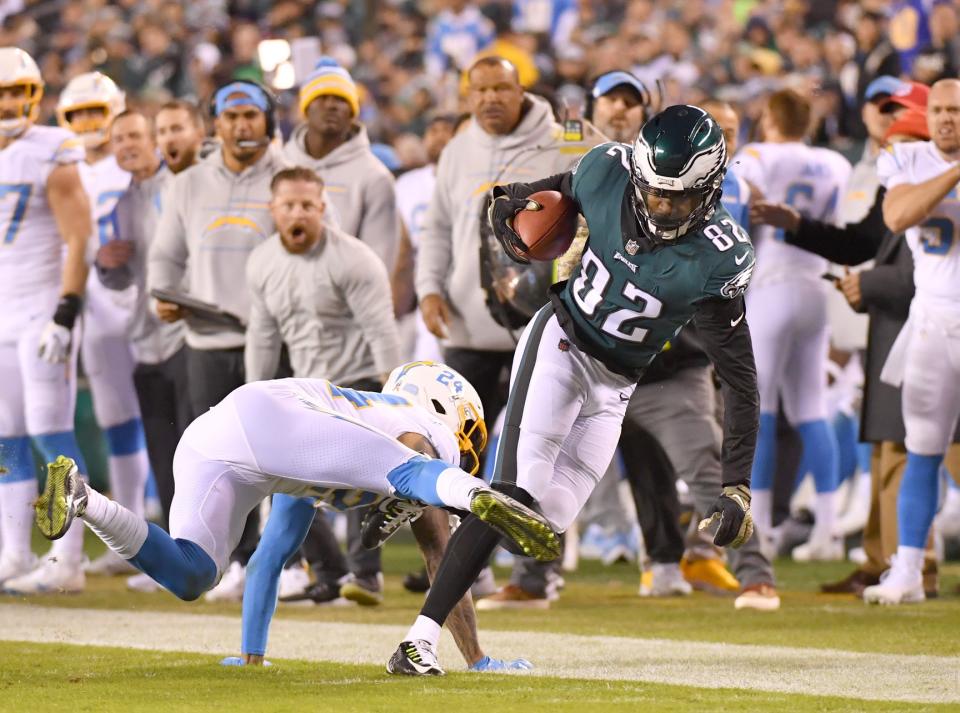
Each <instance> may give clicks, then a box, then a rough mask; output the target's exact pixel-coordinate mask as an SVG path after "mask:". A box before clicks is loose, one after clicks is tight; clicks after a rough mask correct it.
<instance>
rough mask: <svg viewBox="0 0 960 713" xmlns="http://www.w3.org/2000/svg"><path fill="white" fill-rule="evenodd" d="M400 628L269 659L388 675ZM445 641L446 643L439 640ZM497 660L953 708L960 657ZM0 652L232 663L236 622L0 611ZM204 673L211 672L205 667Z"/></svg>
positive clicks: (536, 654)
mask: <svg viewBox="0 0 960 713" xmlns="http://www.w3.org/2000/svg"><path fill="white" fill-rule="evenodd" d="M405 633H406V630H405V629H404V628H403V627H400V626H391V625H375V624H336V623H327V622H309V621H289V620H282V619H281V620H277V621H274V623H273V628H272V629H271V636H270V651H269V654H270V656H272V657H274V658H277V659H283V658H290V659H302V660H308V661H335V662H340V663H357V664H377V665H384V664H385V663H386V660H387V659H388V658H389V657H390V654H392V653H393V650H394V648H395V647H396V645H397V644H398V643H399V642H400V640H401V638H402V637H403V636H404V634H405ZM445 636H447V635H446V634H445ZM481 638H482V642H483V644H484V647H485V648H486V650H487V651H488V652H489V653H490V654H492V655H494V656H510V657H512V656H524V657H526V658H529V659H530V660H531V661H533V662H534V664H535V665H536V671H535V674H538V675H542V676H556V677H560V678H585V679H603V680H625V681H649V682H653V683H669V684H678V685H686V686H697V687H701V688H720V687H731V688H745V689H754V690H760V691H778V692H782V693H798V694H808V695H815V696H841V697H845V698H859V699H868V700H885V701H914V702H922V703H958V702H960V657H955V656H952V657H947V656H907V655H896V654H868V653H859V652H851V651H838V650H832V649H812V648H796V647H787V646H747V645H740V644H716V643H701V642H693V641H673V640H666V639H633V638H621V637H614V636H581V635H572V634H548V633H540V632H527V631H517V632H506V631H484V632H482V637H481ZM0 640H6V641H31V642H40V643H53V642H60V643H67V644H83V645H96V646H117V647H124V648H134V649H152V650H158V651H189V652H196V653H205V654H214V655H217V656H220V655H230V654H236V653H238V648H239V641H240V621H239V619H237V618H234V617H227V616H210V615H204V614H195V615H194V614H170V613H162V612H129V611H109V610H101V609H59V608H51V607H34V606H25V605H19V604H6V605H3V606H0ZM441 659H442V661H444V662H445V663H446V666H447V667H448V668H449V669H450V670H461V669H462V668H463V663H462V660H461V659H460V656H459V654H458V653H457V649H456V647H455V646H454V644H453V640H452V639H450V638H449V637H448V636H447V638H446V639H445V640H444V641H443V643H442V645H441ZM211 665H215V663H214V662H211Z"/></svg>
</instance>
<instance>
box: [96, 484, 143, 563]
mask: <svg viewBox="0 0 960 713" xmlns="http://www.w3.org/2000/svg"><path fill="white" fill-rule="evenodd" d="M83 520H84V522H86V523H87V527H89V528H90V529H91V530H93V531H94V532H95V533H96V535H97V537H99V538H100V539H101V540H103V541H104V543H105V544H106V545H107V547H109V548H110V549H111V550H113V551H114V552H116V553H117V554H118V555H120V556H121V557H123V558H124V559H130V558H131V557H133V556H135V555H136V554H137V553H138V552H139V551H140V548H141V547H143V543H144V542H145V541H146V539H147V533H148V532H149V529H148V527H147V522H146V520H144V519H143V518H142V517H138V516H137V515H135V514H134V513H132V512H131V511H130V510H128V509H127V508H125V507H123V505H120V504H119V503H115V502H114V501H113V500H111V499H110V498H108V497H106V496H104V495H101V494H100V493H98V492H97V491H96V490H94V489H93V488H91V487H90V486H87V510H86V512H85V513H84V514H83Z"/></svg>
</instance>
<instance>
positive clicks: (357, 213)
mask: <svg viewBox="0 0 960 713" xmlns="http://www.w3.org/2000/svg"><path fill="white" fill-rule="evenodd" d="M306 135H307V126H306V124H304V125H302V126H299V127H297V129H296V130H295V131H294V132H293V135H292V136H291V137H290V140H289V141H287V143H286V144H285V145H284V147H283V155H284V157H285V158H286V159H287V162H288V163H290V164H291V165H294V166H305V167H306V168H312V169H313V170H314V171H316V172H317V173H318V174H319V175H320V177H321V178H322V179H323V182H324V184H325V186H326V193H327V196H328V197H329V199H330V201H331V202H332V203H333V205H334V208H336V215H337V218H338V222H339V225H340V229H341V230H342V231H343V232H344V233H346V234H347V235H355V236H356V237H358V238H360V240H362V241H363V242H364V243H366V244H367V245H369V246H370V247H371V248H372V249H373V251H374V252H375V253H376V254H377V255H379V256H380V259H381V260H383V264H384V265H386V266H387V273H388V274H392V273H393V268H394V265H395V264H396V260H397V253H398V252H399V247H400V214H399V212H398V211H397V200H396V192H395V190H394V180H393V175H392V174H391V173H390V171H389V170H388V169H387V167H386V166H384V165H383V163H382V162H381V161H380V159H378V158H377V157H376V156H374V155H373V152H372V151H371V150H370V140H369V139H368V138H367V130H366V129H365V128H364V127H363V126H360V125H357V126H355V127H354V129H353V131H352V132H351V136H350V138H349V139H347V141H346V142H344V143H343V144H342V145H340V146H338V147H337V148H335V149H334V150H333V151H331V152H330V153H328V154H327V155H326V156H324V157H323V158H321V159H316V158H313V157H312V156H311V155H310V154H308V153H307V148H306Z"/></svg>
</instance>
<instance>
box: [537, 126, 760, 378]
mask: <svg viewBox="0 0 960 713" xmlns="http://www.w3.org/2000/svg"><path fill="white" fill-rule="evenodd" d="M631 153H632V149H631V148H630V147H628V146H625V145H623V144H603V145H601V146H597V147H596V148H594V149H592V150H591V151H590V152H589V153H588V154H586V155H585V156H584V157H583V159H582V160H581V161H580V164H579V165H578V166H577V168H576V171H575V173H574V174H573V182H572V191H573V194H574V197H575V199H576V200H577V202H578V203H579V205H580V210H581V212H582V213H583V215H584V217H585V218H586V221H587V225H588V226H589V229H590V237H589V239H588V241H587V246H586V249H585V250H584V253H583V257H582V259H581V263H580V266H579V267H578V268H577V269H575V270H574V272H573V274H572V275H571V277H570V279H569V280H568V281H567V282H566V283H565V287H563V288H562V291H561V292H560V293H559V294H555V295H554V304H555V306H556V307H557V312H558V317H559V319H560V321H561V324H562V325H563V327H564V330H565V331H567V332H568V333H569V334H570V335H571V337H574V338H575V341H576V342H577V344H578V346H581V348H584V349H585V351H587V352H588V353H590V354H592V355H593V356H594V357H595V358H598V359H599V360H600V361H602V362H603V363H604V364H605V365H606V366H607V367H608V368H610V369H611V370H613V371H616V372H618V373H621V374H624V375H627V376H635V375H639V373H641V372H642V371H643V369H644V368H646V367H647V366H648V365H649V364H650V362H652V361H653V360H654V358H655V357H656V356H657V354H659V353H660V352H661V351H662V350H663V349H664V348H665V347H666V346H667V344H668V342H669V341H670V340H671V339H673V338H674V337H675V336H676V335H677V334H679V332H680V330H681V329H682V328H683V326H684V325H685V324H687V322H689V321H690V320H691V319H692V318H693V316H694V314H696V313H697V312H698V310H699V309H700V308H701V306H702V305H703V304H704V303H705V302H728V301H730V300H733V299H735V298H737V297H739V296H740V295H741V294H742V293H743V292H744V290H745V289H746V288H747V284H748V283H749V282H750V276H751V274H752V272H753V268H754V253H753V246H752V244H751V242H750V238H749V237H748V236H747V234H746V233H745V232H744V230H743V229H742V228H741V227H740V226H739V225H738V224H737V223H736V221H734V220H733V218H732V217H731V216H730V214H729V213H728V212H727V211H726V209H725V208H723V207H722V206H721V205H719V204H718V205H717V208H716V211H715V212H714V214H713V216H712V217H711V218H710V220H708V221H707V222H706V223H705V224H704V225H702V226H701V227H700V228H699V229H698V230H695V231H692V232H689V233H687V234H685V235H683V236H681V237H680V238H678V239H676V240H672V241H669V242H658V243H654V244H652V248H651V243H650V241H649V239H647V238H645V237H643V236H639V235H638V234H637V232H636V231H637V229H638V225H637V218H636V215H635V213H634V208H633V202H632V201H633V190H632V187H631V185H630V171H629V166H630V155H631ZM561 284H563V283H561ZM738 316H739V318H740V319H742V316H743V314H742V310H741V311H740V312H738V314H735V315H733V320H732V321H733V322H736V321H737V319H738ZM736 326H737V325H736V324H731V325H730V327H736Z"/></svg>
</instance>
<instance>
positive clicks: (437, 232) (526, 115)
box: [416, 57, 588, 422]
mask: <svg viewBox="0 0 960 713" xmlns="http://www.w3.org/2000/svg"><path fill="white" fill-rule="evenodd" d="M467 77H468V81H469V96H468V99H469V103H470V110H471V113H472V114H473V117H472V118H471V119H470V122H469V124H468V125H467V127H466V128H465V129H464V130H463V131H461V132H460V133H459V134H457V135H456V136H455V137H454V138H453V139H452V140H451V141H450V143H449V144H447V147H446V148H445V149H444V150H443V153H442V154H441V155H440V162H439V164H438V166H437V182H436V187H435V189H434V193H433V200H432V201H431V205H430V209H429V212H428V214H427V226H426V229H425V230H424V233H423V238H422V242H421V244H420V248H419V253H418V257H417V273H416V288H417V296H418V298H419V300H420V309H421V311H422V312H423V318H424V321H425V322H426V325H427V328H428V329H429V330H430V331H431V332H433V334H435V335H436V336H437V337H440V338H446V342H445V347H446V349H445V352H444V359H445V361H446V362H447V363H448V364H449V365H450V366H452V367H453V368H454V369H456V370H458V371H459V372H460V373H461V374H463V375H464V376H465V377H466V378H467V379H469V380H470V382H471V383H472V384H473V386H474V387H475V388H476V389H477V392H478V393H479V394H480V398H481V400H482V401H483V406H484V410H485V412H486V414H487V418H488V419H489V420H490V421H491V422H492V421H493V419H495V418H496V416H497V412H498V411H499V410H500V407H501V406H502V405H503V399H502V396H499V395H498V391H499V390H498V383H499V381H500V378H501V373H502V371H503V370H504V369H507V370H508V369H509V366H510V364H511V362H512V360H513V351H514V347H515V346H516V343H515V341H514V337H513V335H512V334H511V333H510V332H509V331H508V330H507V329H505V328H504V327H501V326H500V325H499V324H497V322H495V321H494V319H493V317H492V316H491V315H490V311H489V310H488V308H487V305H486V303H485V299H484V296H485V295H484V291H483V288H482V287H481V282H480V259H479V252H480V214H481V212H482V206H483V202H484V199H485V196H486V194H487V191H489V190H490V188H492V187H493V186H495V185H497V184H501V183H511V182H514V181H525V182H529V181H535V180H537V179H539V178H544V177H545V176H550V175H553V174H555V173H560V172H562V171H566V170H569V168H570V167H571V166H572V165H573V164H574V163H576V161H577V160H578V159H579V158H580V156H582V155H583V154H584V153H585V152H586V150H587V148H588V146H587V144H586V143H584V142H583V141H582V140H570V141H568V140H565V139H564V136H563V133H564V132H563V127H561V126H560V124H558V123H557V122H556V121H555V120H554V118H553V110H552V109H551V107H550V104H549V103H548V102H547V101H546V100H545V99H542V98H540V97H538V96H534V95H532V94H525V93H524V91H523V88H522V87H521V86H520V80H519V77H518V75H517V70H516V68H515V67H514V66H513V65H512V64H511V63H510V62H508V61H507V60H505V59H502V58H500V57H485V58H483V59H480V60H478V61H477V62H475V63H474V65H473V66H472V67H471V68H470V69H469V70H468V72H467Z"/></svg>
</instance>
